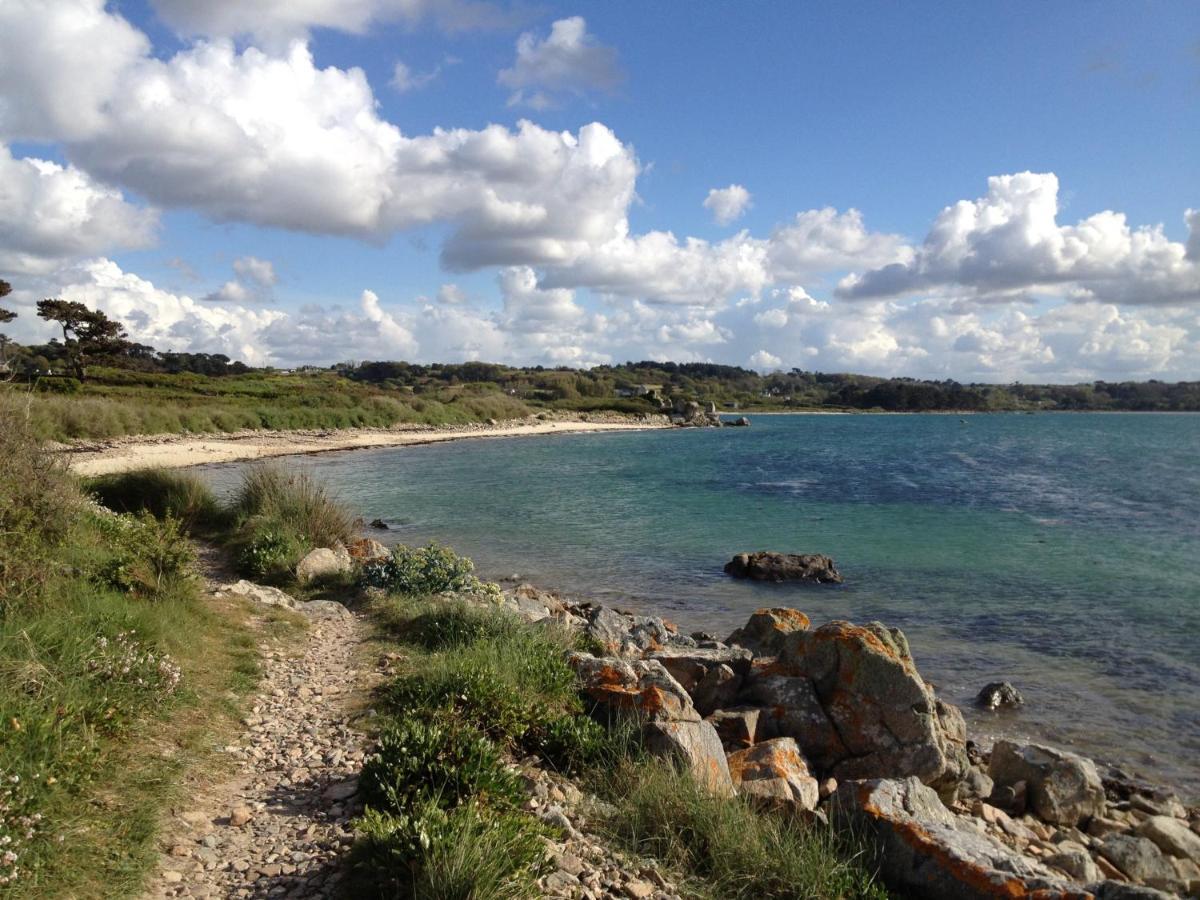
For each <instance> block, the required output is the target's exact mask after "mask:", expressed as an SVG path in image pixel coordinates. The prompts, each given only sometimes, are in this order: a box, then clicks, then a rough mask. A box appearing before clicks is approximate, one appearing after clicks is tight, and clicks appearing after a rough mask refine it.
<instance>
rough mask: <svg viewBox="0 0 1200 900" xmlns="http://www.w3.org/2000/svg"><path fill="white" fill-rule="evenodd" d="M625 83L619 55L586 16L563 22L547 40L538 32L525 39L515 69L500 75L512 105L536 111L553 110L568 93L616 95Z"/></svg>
mask: <svg viewBox="0 0 1200 900" xmlns="http://www.w3.org/2000/svg"><path fill="white" fill-rule="evenodd" d="M624 78H625V75H624V72H622V71H621V67H620V65H619V63H618V62H617V51H616V50H614V49H613V48H612V47H606V46H604V45H603V44H601V43H599V42H598V41H597V40H596V38H595V37H594V36H593V35H590V34H588V31H587V22H585V21H584V19H583V18H582V17H581V16H572V17H571V18H569V19H559V20H558V21H557V22H555V23H554V24H553V25H551V26H550V34H549V36H548V37H546V38H544V39H539V38H538V37H537V35H535V34H533V33H532V32H526V33H525V34H522V35H521V36H520V38H518V39H517V58H516V61H515V62H514V63H513V65H512V68H509V69H502V70H501V71H500V74H499V75H498V76H497V80H498V81H499V82H500V84H501V85H503V86H504V87H507V88H510V89H512V91H513V93H512V94H511V95H510V96H509V98H508V103H509V106H517V105H520V104H525V105H528V106H532V107H533V108H534V109H545V108H546V107H548V106H553V105H555V104H556V103H558V102H559V101H560V100H561V98H562V97H563V96H564V95H567V94H573V95H581V94H586V93H588V92H590V91H603V92H612V91H614V90H615V89H616V88H617V86H618V85H620V84H621V82H622V81H623V80H624Z"/></svg>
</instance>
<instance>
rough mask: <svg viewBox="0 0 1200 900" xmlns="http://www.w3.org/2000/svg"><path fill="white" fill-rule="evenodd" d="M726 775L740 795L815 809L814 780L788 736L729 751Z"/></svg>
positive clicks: (817, 791) (816, 785)
mask: <svg viewBox="0 0 1200 900" xmlns="http://www.w3.org/2000/svg"><path fill="white" fill-rule="evenodd" d="M729 774H730V777H732V778H733V784H734V786H735V787H736V788H737V789H738V793H740V794H747V795H749V796H752V797H760V798H762V799H765V800H773V801H779V802H783V803H787V804H789V805H792V806H794V807H798V808H800V809H805V810H811V809H815V808H816V805H817V800H818V799H819V793H820V789H819V786H818V784H817V779H815V778H813V776H812V773H811V772H810V771H809V769H808V761H807V760H806V759H805V758H804V755H803V754H802V753H801V752H800V748H799V747H798V746H797V745H796V742H795V741H794V740H792V739H791V738H774V739H773V740H769V741H763V742H762V743H761V744H755V745H754V746H753V747H748V748H746V749H745V750H738V751H737V752H736V753H731V754H729Z"/></svg>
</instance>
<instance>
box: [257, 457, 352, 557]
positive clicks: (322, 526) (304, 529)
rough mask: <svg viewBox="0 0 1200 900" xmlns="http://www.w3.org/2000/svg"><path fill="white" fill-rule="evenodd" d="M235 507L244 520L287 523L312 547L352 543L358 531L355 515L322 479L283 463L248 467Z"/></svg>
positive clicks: (279, 524)
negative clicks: (330, 492)
mask: <svg viewBox="0 0 1200 900" xmlns="http://www.w3.org/2000/svg"><path fill="white" fill-rule="evenodd" d="M233 511H234V513H235V514H236V516H237V517H238V519H239V520H240V521H241V522H243V523H245V522H249V521H252V520H254V521H258V522H260V523H272V524H274V525H278V526H283V527H286V528H288V529H290V530H291V531H292V532H294V533H295V534H297V535H298V536H300V537H301V538H303V539H304V540H305V541H307V542H308V544H309V546H312V547H333V546H334V545H336V544H346V543H349V542H350V540H351V539H352V538H353V536H354V532H355V529H354V517H353V516H351V515H350V513H349V512H348V511H347V510H346V508H345V507H343V506H342V505H341V504H340V503H338V502H337V500H335V499H334V498H333V497H331V496H330V495H329V493H328V492H327V491H326V490H325V488H324V487H323V486H322V485H321V484H320V483H318V482H317V481H315V480H314V479H313V478H312V477H311V476H309V475H308V474H307V473H305V472H300V473H289V472H287V471H286V470H284V469H283V468H281V467H279V466H273V465H260V466H253V467H251V468H249V469H247V470H246V473H245V474H244V475H243V477H242V484H241V487H240V489H239V490H238V493H237V495H236V496H235V498H234V501H233Z"/></svg>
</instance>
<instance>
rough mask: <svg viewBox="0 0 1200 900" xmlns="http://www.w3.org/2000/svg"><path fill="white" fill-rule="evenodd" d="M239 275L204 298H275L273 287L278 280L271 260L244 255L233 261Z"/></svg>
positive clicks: (261, 300) (265, 300)
mask: <svg viewBox="0 0 1200 900" xmlns="http://www.w3.org/2000/svg"><path fill="white" fill-rule="evenodd" d="M233 271H234V273H235V274H236V275H237V278H234V279H232V280H230V281H226V282H225V283H224V284H223V285H221V286H220V287H219V288H217V290H215V291H213V292H212V293H210V294H206V295H205V296H204V297H203V298H202V299H203V300H204V301H205V302H208V303H269V302H271V301H273V300H274V299H275V297H274V292H273V290H272V288H274V286H275V282H276V281H277V280H278V279H277V277H276V275H275V266H274V265H273V264H272V263H271V261H270V260H266V259H259V258H258V257H256V256H242V257H239V258H238V259H235V260H234V261H233Z"/></svg>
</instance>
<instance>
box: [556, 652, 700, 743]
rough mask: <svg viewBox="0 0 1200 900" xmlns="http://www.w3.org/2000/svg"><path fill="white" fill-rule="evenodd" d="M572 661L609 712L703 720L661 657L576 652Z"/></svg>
mask: <svg viewBox="0 0 1200 900" xmlns="http://www.w3.org/2000/svg"><path fill="white" fill-rule="evenodd" d="M568 662H569V663H570V665H571V667H572V668H573V669H574V670H575V672H576V674H577V675H578V676H579V681H580V687H581V689H582V691H583V693H584V694H585V695H587V696H588V697H589V698H590V699H591V700H592V701H593V702H594V703H595V704H596V705H597V706H598V707H601V708H602V711H604V712H606V713H608V714H614V713H635V714H637V715H638V716H641V717H643V718H645V719H647V720H649V721H660V720H661V721H671V722H699V721H700V714H699V713H697V712H696V709H695V707H694V706H692V698H691V697H690V696H689V695H688V692H687V691H685V690H684V689H683V687H682V685H680V684H679V682H678V681H676V680H675V679H674V678H672V677H671V673H670V672H668V671H667V670H666V668H665V667H664V666H663V664H662V663H660V662H659V661H658V660H641V659H638V660H625V659H617V658H614V657H597V656H589V655H588V654H586V653H572V654H571V655H570V657H568ZM710 727H711V726H710ZM713 735H714V737H715V736H716V732H715V731H714V732H713ZM718 743H720V741H718ZM722 759H724V755H723V754H722Z"/></svg>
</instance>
